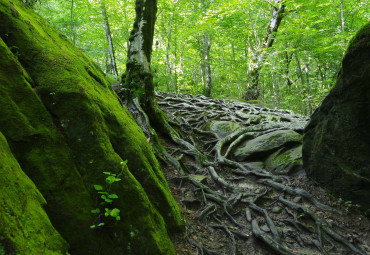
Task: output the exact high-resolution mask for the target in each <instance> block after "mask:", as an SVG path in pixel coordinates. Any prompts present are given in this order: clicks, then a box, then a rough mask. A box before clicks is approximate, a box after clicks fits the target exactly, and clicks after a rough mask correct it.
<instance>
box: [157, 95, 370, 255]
mask: <svg viewBox="0 0 370 255" xmlns="http://www.w3.org/2000/svg"><path fill="white" fill-rule="evenodd" d="M157 96H158V99H159V104H160V106H161V108H162V110H164V111H165V112H166V113H167V115H168V116H169V117H170V119H171V124H172V125H173V126H175V127H177V129H178V130H181V131H180V133H181V136H182V139H180V140H178V141H176V142H173V141H168V140H166V139H163V138H161V143H162V145H164V147H165V148H166V149H167V152H168V153H169V154H170V155H171V156H172V157H173V158H175V159H177V160H178V162H180V165H178V164H176V163H173V164H167V165H164V166H163V172H164V173H165V175H166V178H167V180H168V183H169V186H170V189H171V192H172V195H173V196H174V197H175V199H176V201H177V203H178V205H179V207H180V210H181V212H182V214H183V216H184V222H185V226H186V227H185V232H183V233H181V234H177V235H174V236H173V237H172V239H173V241H174V244H175V247H176V252H177V254H213V255H216V254H226V255H229V254H230V255H234V254H235V255H236V254H256V255H257V254H258V255H259V254H261V255H262V254H263V255H267V254H302V255H303V254H305V255H309V254H323V255H326V254H347V255H348V254H370V220H369V219H368V218H366V217H363V216H361V214H360V213H359V211H358V208H357V207H356V206H355V205H353V204H352V202H351V201H342V200H341V199H338V198H335V197H334V196H332V195H331V194H330V192H328V191H326V190H324V189H322V188H320V187H319V186H317V184H316V183H315V182H314V181H312V180H310V179H309V178H308V177H307V176H306V175H305V173H304V171H302V170H303V169H301V170H300V171H299V170H297V171H292V172H289V171H287V174H284V175H283V174H281V172H280V173H276V172H275V173H272V172H271V171H266V169H265V168H266V165H267V164H266V162H267V158H268V157H271V155H272V154H274V153H276V152H277V151H279V150H283V151H286V150H289V148H290V147H291V146H293V145H292V142H291V141H290V142H289V141H288V142H286V143H280V144H278V146H275V147H274V146H273V148H272V149H271V146H270V147H268V146H267V147H268V150H264V149H266V148H259V149H260V151H254V154H253V155H252V154H250V155H249V156H248V157H245V158H243V157H240V156H237V155H236V154H235V153H234V152H235V151H236V150H238V148H239V147H241V144H243V143H245V142H247V141H249V140H253V139H260V138H261V139H262V137H264V136H268V135H270V134H273V133H274V132H285V131H286V130H294V131H295V132H297V133H299V134H302V132H303V127H304V124H305V123H306V121H307V119H308V118H307V117H305V116H300V115H297V114H294V113H292V112H288V111H280V110H271V109H267V108H263V107H258V106H255V105H251V104H246V103H240V102H231V101H224V100H219V99H210V98H205V97H202V96H197V97H192V96H187V95H177V96H175V95H173V94H166V93H161V94H158V95H157ZM271 116H273V117H271ZM218 121H221V122H222V123H223V124H224V125H223V128H224V130H222V129H217V128H214V127H215V126H212V125H210V123H212V122H214V123H217V122H218ZM230 122H233V123H236V127H235V126H232V125H231V126H230ZM225 123H226V124H227V125H228V126H227V125H226V124H225ZM225 126H227V127H226V128H225ZM275 145H276V144H275ZM238 146H239V147H238ZM287 146H288V147H289V146H290V147H289V148H287ZM261 150H264V151H263V153H262V152H261ZM274 155H275V154H274ZM256 162H257V163H256ZM263 162H265V163H263ZM295 169H297V168H295ZM298 169H299V167H298Z"/></svg>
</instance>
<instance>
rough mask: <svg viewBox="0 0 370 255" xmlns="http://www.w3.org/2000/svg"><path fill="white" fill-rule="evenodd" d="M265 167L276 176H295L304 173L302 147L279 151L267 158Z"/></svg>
mask: <svg viewBox="0 0 370 255" xmlns="http://www.w3.org/2000/svg"><path fill="white" fill-rule="evenodd" d="M265 166H266V170H268V171H270V172H272V173H274V174H283V175H293V174H297V173H300V172H302V171H303V165H302V145H298V146H295V147H293V148H290V149H286V148H282V149H280V150H278V151H277V152H275V153H273V154H271V155H270V156H269V157H268V158H267V160H266V161H265Z"/></svg>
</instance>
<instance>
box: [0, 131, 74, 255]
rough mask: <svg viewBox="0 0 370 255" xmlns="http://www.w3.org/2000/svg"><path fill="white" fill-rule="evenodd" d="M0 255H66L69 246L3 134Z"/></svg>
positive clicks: (0, 141) (0, 143)
mask: <svg viewBox="0 0 370 255" xmlns="http://www.w3.org/2000/svg"><path fill="white" fill-rule="evenodd" d="M0 183H1V185H0V254H9V255H10V254H51V255H61V254H66V253H67V250H68V244H67V242H66V241H65V240H64V239H63V238H62V237H61V236H60V234H59V233H58V231H56V230H55V228H54V227H53V226H52V224H51V223H50V220H49V217H48V216H47V214H46V213H45V211H44V209H43V208H42V206H43V205H45V204H46V201H45V199H44V198H43V196H42V195H41V193H40V192H39V191H38V189H37V188H36V186H35V184H34V183H33V182H32V181H31V180H30V179H29V178H28V176H27V175H26V174H25V173H24V172H23V171H22V169H21V167H20V166H19V164H18V162H17V160H16V159H15V158H14V156H13V154H12V152H11V151H10V148H9V146H8V143H7V141H6V139H5V137H4V136H3V134H2V133H1V132H0Z"/></svg>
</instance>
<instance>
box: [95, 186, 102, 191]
mask: <svg viewBox="0 0 370 255" xmlns="http://www.w3.org/2000/svg"><path fill="white" fill-rule="evenodd" d="M94 189H95V190H103V186H101V185H94Z"/></svg>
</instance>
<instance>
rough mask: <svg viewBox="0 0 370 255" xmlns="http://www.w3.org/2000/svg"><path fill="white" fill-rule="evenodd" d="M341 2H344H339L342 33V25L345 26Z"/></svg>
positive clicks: (342, 0) (342, 29)
mask: <svg viewBox="0 0 370 255" xmlns="http://www.w3.org/2000/svg"><path fill="white" fill-rule="evenodd" d="M343 2H344V0H341V1H340V20H341V31H342V33H344V25H345V21H344V11H343Z"/></svg>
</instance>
